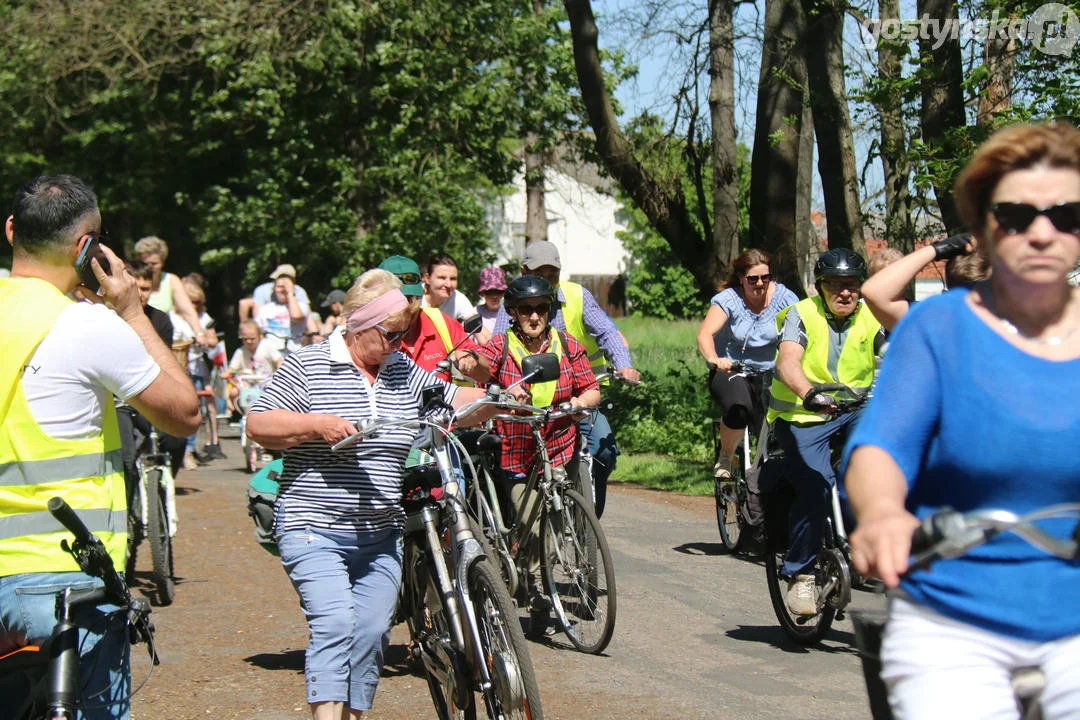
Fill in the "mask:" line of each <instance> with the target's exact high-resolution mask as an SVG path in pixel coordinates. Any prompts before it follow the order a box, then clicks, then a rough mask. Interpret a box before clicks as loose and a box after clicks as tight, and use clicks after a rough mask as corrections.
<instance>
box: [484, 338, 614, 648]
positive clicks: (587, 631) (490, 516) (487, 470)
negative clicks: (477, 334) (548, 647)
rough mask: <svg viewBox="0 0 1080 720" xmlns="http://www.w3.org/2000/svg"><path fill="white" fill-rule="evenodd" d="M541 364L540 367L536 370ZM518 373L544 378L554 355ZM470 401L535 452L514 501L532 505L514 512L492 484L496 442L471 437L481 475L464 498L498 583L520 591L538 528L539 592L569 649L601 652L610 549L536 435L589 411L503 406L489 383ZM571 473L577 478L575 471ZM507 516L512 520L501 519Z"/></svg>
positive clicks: (609, 593)
mask: <svg viewBox="0 0 1080 720" xmlns="http://www.w3.org/2000/svg"><path fill="white" fill-rule="evenodd" d="M545 356H548V357H547V359H545ZM545 363H546V364H547V367H544V365H545ZM521 370H522V374H523V376H524V377H523V380H522V381H525V380H533V381H534V382H544V381H546V380H551V379H554V378H557V377H558V372H559V366H558V358H557V357H556V356H555V355H553V354H550V353H541V354H538V355H531V356H529V357H526V358H525V359H524V360H522V367H521ZM522 381H519V382H522ZM477 402H485V403H487V404H491V405H495V406H496V407H497V408H498V409H499V410H502V411H505V412H504V413H503V414H499V415H497V416H496V417H495V419H496V420H502V421H506V422H518V423H524V424H527V425H528V426H529V429H530V432H531V434H532V436H533V440H534V441H535V442H536V447H537V454H536V458H535V459H534V461H533V464H532V466H531V467H530V469H529V472H528V474H527V475H526V479H525V487H524V490H523V491H522V497H523V498H526V499H528V498H534V497H535V498H537V499H538V501H537V502H528V501H527V500H526V501H525V502H524V503H523V505H524V508H525V510H524V512H522V513H517V512H514V510H513V508H512V503H511V502H510V501H509V498H508V497H506V493H505V492H501V491H500V488H499V487H498V484H497V483H496V481H495V478H496V477H497V476H498V460H497V458H498V452H499V448H500V447H501V439H500V438H499V437H498V436H497V435H494V434H492V433H490V432H489V433H486V434H485V435H483V436H482V437H481V438H480V439H479V440H478V450H479V454H480V457H481V471H480V475H479V476H477V478H478V486H479V487H478V488H476V491H475V492H473V493H472V494H471V498H470V499H471V501H472V502H473V503H474V504H475V506H476V514H477V516H478V517H479V518H480V519H481V520H482V527H481V530H482V532H483V533H484V537H485V539H486V540H487V541H488V543H490V545H491V547H492V548H493V549H494V551H495V553H496V554H497V557H498V559H499V560H500V564H501V567H502V574H503V579H504V580H505V581H506V583H507V586H508V587H509V588H510V591H511V594H512V595H514V596H519V595H520V594H522V593H523V592H525V590H526V589H527V588H528V586H529V581H530V565H531V564H532V563H534V562H535V560H536V558H535V555H534V552H536V550H535V549H534V548H532V547H530V543H529V542H527V539H528V538H529V537H530V534H531V533H532V531H533V530H534V528H537V527H538V528H539V530H538V534H539V553H540V567H541V572H542V575H543V578H544V589H545V590H546V591H547V597H548V598H549V599H550V600H551V604H552V608H553V609H554V611H555V617H556V619H557V620H558V622H559V625H560V627H561V628H562V630H563V632H564V633H565V634H566V637H567V639H569V640H570V643H571V644H572V645H573V646H574V647H575V648H577V649H578V650H580V651H582V652H587V653H594V654H599V653H601V652H603V651H604V649H605V648H606V647H607V645H608V643H609V642H610V641H611V637H612V634H613V633H614V630H615V618H616V589H615V566H614V564H613V562H612V559H611V550H610V549H609V547H608V542H607V537H606V536H605V535H604V531H603V529H602V528H601V527H600V521H599V520H597V519H596V514H595V513H594V512H593V510H592V502H591V499H590V498H586V497H585V496H584V495H582V493H581V491H580V490H579V489H578V488H579V487H580V486H581V480H580V479H578V480H577V481H575V480H574V479H572V478H569V477H568V476H567V473H565V472H556V470H558V469H556V468H553V467H552V466H551V461H550V459H549V457H548V453H547V446H546V445H545V443H544V438H543V432H542V427H543V425H545V424H546V423H548V422H552V421H554V420H558V419H560V418H564V417H569V416H573V415H577V414H579V413H580V412H583V411H588V410H591V409H593V408H571V407H569V404H568V403H564V404H563V405H561V406H559V407H553V408H537V407H533V406H531V405H520V404H517V403H515V402H510V401H508V399H507V398H506V397H505V396H503V395H502V394H501V393H500V390H499V387H498V386H497V385H492V386H489V388H488V396H487V397H486V398H485V399H484V400H482V401H477ZM586 469H587V468H586ZM578 474H579V475H582V476H583V475H585V473H583V472H581V471H580V470H579V473H578ZM508 515H514V516H515V517H514V519H513V520H512V521H510V522H508V521H507V519H506V518H507V516H508Z"/></svg>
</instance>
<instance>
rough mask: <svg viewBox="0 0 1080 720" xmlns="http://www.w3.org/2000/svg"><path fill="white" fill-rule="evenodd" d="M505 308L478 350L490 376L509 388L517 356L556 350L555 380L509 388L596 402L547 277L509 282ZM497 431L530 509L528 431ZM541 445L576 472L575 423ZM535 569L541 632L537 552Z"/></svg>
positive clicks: (558, 427)
mask: <svg viewBox="0 0 1080 720" xmlns="http://www.w3.org/2000/svg"><path fill="white" fill-rule="evenodd" d="M503 306H504V307H505V308H506V311H507V312H508V313H509V314H510V317H511V319H512V324H511V326H510V329H509V330H507V331H505V332H503V333H502V334H500V335H496V336H495V337H493V338H491V340H489V341H488V342H487V344H486V345H484V346H483V347H482V348H480V352H481V353H482V354H483V356H484V357H485V358H486V359H487V361H488V362H489V363H490V364H491V373H492V379H493V380H494V382H497V383H498V384H499V385H500V386H502V387H509V386H510V385H513V384H514V383H516V382H518V381H519V380H521V360H522V359H523V358H525V357H528V356H529V355H535V354H537V353H542V352H551V353H555V354H556V355H557V356H558V357H559V367H560V370H561V372H560V374H559V379H558V380H552V381H550V382H544V383H523V384H522V385H519V386H518V387H516V388H514V389H513V390H512V391H511V392H513V393H514V394H515V396H516V397H517V398H518V399H519V400H521V401H523V402H528V403H529V404H531V405H535V406H537V407H549V406H551V405H559V404H561V403H564V402H569V403H570V404H571V405H572V406H574V407H582V406H591V405H595V404H596V403H598V402H599V401H600V389H599V386H598V385H597V384H596V378H595V376H594V375H593V373H592V370H591V369H590V368H589V357H588V354H587V353H586V351H585V347H584V346H583V345H582V344H581V343H579V342H578V341H577V340H575V339H574V338H573V337H572V336H570V335H568V334H567V333H565V332H562V331H559V330H556V329H555V328H553V327H551V324H550V323H551V318H552V317H554V316H555V313H556V311H557V301H556V300H555V289H554V288H553V287H552V286H551V283H549V282H548V281H547V280H545V279H544V278H542V277H536V276H534V275H525V276H522V277H519V278H517V279H515V280H514V281H513V282H511V283H510V285H509V287H508V288H507V290H506V294H505V295H504V296H503ZM497 431H498V433H499V435H500V436H501V437H502V439H503V442H502V457H501V461H500V468H501V470H502V472H503V473H504V474H505V476H506V479H507V481H508V482H509V484H510V497H511V500H512V501H513V503H514V507H515V508H516V509H517V512H519V513H528V512H529V509H530V508H531V503H532V502H534V501H535V498H525V497H522V492H523V491H524V489H525V479H526V477H525V476H526V473H528V471H529V468H530V466H531V465H532V462H533V460H534V458H535V457H536V453H537V448H536V444H535V442H534V441H533V438H532V434H531V433H530V431H529V429H528V428H527V427H526V426H525V425H522V424H519V423H505V422H500V423H498V427H497ZM544 444H545V445H546V446H547V450H548V456H549V458H550V460H551V465H552V467H553V468H564V471H565V472H566V473H568V474H570V475H571V476H572V477H573V476H575V475H576V473H577V472H578V468H577V463H576V462H574V459H575V450H576V449H577V444H578V427H577V425H576V424H575V423H574V422H573V421H572V420H571V419H570V418H564V419H561V420H556V421H554V422H552V423H548V425H547V426H545V427H544ZM538 540H539V539H538V536H537V533H536V530H535V529H533V530H532V531H531V532H530V534H529V542H530V543H533V544H534V546H535V544H536V543H538ZM533 558H534V565H535V566H534V567H531V568H529V570H530V572H531V573H532V586H531V588H530V598H529V611H530V614H531V616H532V623H531V630H532V632H533V633H534V634H542V633H544V632H546V631H547V630H548V629H549V628H551V625H550V622H549V616H548V611H549V610H550V605H549V603H548V602H547V598H545V597H544V591H543V588H542V586H541V585H540V579H539V576H540V560H539V558H540V555H539V553H538V552H537V553H533Z"/></svg>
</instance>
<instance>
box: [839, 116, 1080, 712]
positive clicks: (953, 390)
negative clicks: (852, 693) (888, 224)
mask: <svg viewBox="0 0 1080 720" xmlns="http://www.w3.org/2000/svg"><path fill="white" fill-rule="evenodd" d="M955 198H956V202H957V207H958V209H959V211H960V214H961V217H962V219H963V220H964V221H965V222H966V223H967V225H968V227H969V229H970V230H971V232H972V234H973V235H974V236H975V238H976V239H977V241H978V250H977V252H982V253H986V254H987V256H988V258H989V262H990V266H991V269H992V272H991V274H990V277H989V279H988V280H985V281H982V282H980V283H978V284H976V285H975V286H974V287H972V288H970V289H966V288H964V289H957V290H954V291H950V292H948V293H945V294H944V295H942V296H939V297H934V298H931V299H929V300H926V301H925V302H921V303H919V304H918V305H917V306H916V307H914V308H913V309H912V310H911V311H910V312H909V313H908V314H907V316H906V317H905V318H904V320H903V321H902V322H901V323H900V324H899V326H898V327H897V329H896V332H895V333H894V334H893V335H892V338H891V343H890V346H889V352H888V354H887V356H886V358H885V361H884V364H883V367H882V371H881V375H880V378H879V380H878V384H877V387H876V391H875V396H874V399H873V400H872V401H871V403H870V405H869V408H868V410H867V411H866V412H865V414H864V418H863V420H862V422H861V423H860V424H859V426H858V427H857V428H856V430H855V431H854V433H853V435H852V437H851V440H850V443H849V447H848V452H849V453H850V460H849V462H848V466H847V475H846V477H845V483H846V486H847V490H848V494H849V497H850V499H851V503H852V506H853V509H854V510H855V513H856V517H857V519H858V528H857V529H856V531H855V532H854V533H853V534H852V537H851V545H852V557H853V561H854V563H855V566H856V568H857V569H858V570H859V571H860V572H863V573H874V574H876V575H878V576H879V577H881V579H882V580H883V581H884V582H885V584H886V585H887V586H888V587H890V588H896V587H897V586H898V585H899V587H900V588H901V590H902V592H900V593H894V594H892V597H891V599H890V603H889V620H888V623H887V625H886V631H885V636H884V640H883V644H882V651H881V660H882V666H883V667H882V673H881V676H882V679H883V680H884V681H885V683H886V685H887V686H888V688H889V704H890V706H891V707H892V710H893V713H894V715H895V716H896V717H897V718H920V720H922V719H931V720H932V719H933V718H952V717H965V718H990V717H993V718H1007V717H1011V718H1015V717H1017V710H1016V701H1015V698H1014V692H1013V688H1012V686H1011V684H1010V677H1011V675H1012V674H1013V672H1014V671H1016V670H1018V669H1020V668H1022V667H1039V668H1041V670H1042V672H1043V675H1044V677H1045V683H1046V684H1045V689H1044V690H1043V692H1042V696H1041V703H1042V711H1043V714H1044V717H1046V718H1066V717H1077V716H1078V715H1080V673H1077V671H1076V668H1077V667H1078V666H1080V615H1078V614H1077V613H1076V612H1074V611H1073V608H1074V603H1075V598H1076V597H1077V595H1078V594H1080V564H1078V563H1077V561H1076V560H1075V559H1073V560H1063V559H1060V558H1057V557H1054V556H1051V555H1047V554H1044V553H1043V552H1042V551H1041V550H1038V549H1037V548H1035V547H1033V546H1031V545H1028V544H1027V543H1025V542H1024V541H1023V540H1021V539H1020V538H1019V537H1017V536H1014V535H1008V534H1002V535H1000V536H998V537H995V538H994V539H993V540H992V541H991V542H989V543H987V544H985V545H982V546H980V547H977V548H975V549H973V550H971V551H970V552H968V553H967V554H966V555H963V556H962V557H957V558H953V559H947V560H940V561H938V562H936V563H934V565H933V566H932V567H931V568H930V570H928V571H922V570H919V571H915V572H912V573H910V574H908V575H906V576H905V577H904V579H903V581H902V582H901V581H900V577H899V576H900V575H901V574H903V573H904V572H905V571H906V570H907V569H908V563H909V559H908V556H909V552H910V549H911V538H912V532H913V531H914V530H915V528H916V527H917V526H918V524H919V519H920V518H923V517H925V516H926V515H928V514H930V513H931V512H932V511H934V510H936V509H938V508H940V507H942V506H950V507H952V508H955V509H956V510H958V511H961V512H965V513H966V512H970V511H972V510H985V509H990V508H994V509H1002V510H1008V511H1011V512H1013V513H1016V514H1019V515H1024V514H1026V513H1029V512H1031V511H1033V510H1035V509H1037V508H1041V507H1043V506H1046V505H1052V504H1055V503H1069V502H1075V501H1076V500H1077V497H1078V495H1080V443H1077V441H1076V439H1077V437H1078V436H1080V412H1078V411H1077V410H1076V405H1075V403H1074V402H1071V401H1070V400H1071V399H1073V398H1076V397H1077V396H1080V333H1077V332H1076V331H1077V329H1078V328H1080V290H1078V289H1076V288H1072V287H1070V286H1069V284H1068V280H1067V276H1068V273H1069V271H1070V270H1071V269H1072V268H1073V266H1074V265H1075V264H1076V262H1077V260H1078V259H1080V132H1078V131H1077V130H1076V129H1074V128H1073V127H1071V126H1069V125H1066V124H1061V123H1059V124H1047V125H1020V126H1015V127H1011V128H1007V129H1004V130H1001V131H999V132H998V133H996V134H995V135H993V136H991V137H990V139H989V140H987V141H986V142H985V143H984V144H983V145H982V146H981V147H980V148H979V149H978V150H977V151H976V153H975V155H974V156H973V157H972V159H971V160H970V162H969V163H968V165H967V167H966V168H965V169H964V171H963V172H962V173H961V175H960V176H959V178H958V180H957V183H956V190H955ZM1039 525H1040V527H1041V528H1042V529H1043V530H1045V531H1047V532H1049V533H1050V534H1052V535H1055V536H1057V537H1059V538H1067V537H1069V536H1070V535H1071V534H1072V533H1073V532H1074V525H1075V520H1074V521H1072V522H1070V521H1068V520H1064V519H1061V520H1053V521H1051V520H1047V521H1043V522H1041V523H1040V524H1039Z"/></svg>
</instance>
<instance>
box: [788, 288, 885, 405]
mask: <svg viewBox="0 0 1080 720" xmlns="http://www.w3.org/2000/svg"><path fill="white" fill-rule="evenodd" d="M792 307H794V308H797V312H798V313H799V318H800V319H801V320H802V322H803V327H805V328H806V338H807V346H806V349H805V351H804V353H803V358H802V370H803V373H804V374H805V375H806V379H807V380H809V381H810V383H811V384H812V385H822V384H824V383H837V382H839V383H844V384H845V385H847V386H848V387H850V388H851V389H852V390H855V391H857V392H862V391H865V390H867V389H869V387H870V385H871V383H872V382H873V381H874V338H875V336H876V335H877V334H878V332H879V331H880V330H881V323H879V322H878V321H877V319H876V318H875V317H874V316H873V314H872V313H871V312H870V310H869V308H867V307H866V305H865V304H863V303H862V301H859V307H858V309H857V310H856V311H855V317H854V319H853V320H852V321H851V324H850V326H849V328H848V331H847V337H845V338H844V345H843V347H842V348H841V349H840V356H839V358H837V360H836V366H835V367H830V366H829V333H830V328H829V320H828V318H827V317H826V314H825V309H824V306H823V305H822V300H821V298H820V297H812V298H806V299H805V300H800V301H799V302H798V303H796V304H795V305H791V306H788V307H786V308H784V310H783V311H781V313H780V314H779V315H778V316H777V318H776V327H777V329H781V328H783V325H784V320H785V319H786V318H787V313H788V311H789V310H790V309H791V308H792ZM777 356H779V349H778V350H777ZM770 390H771V396H770V398H769V412H768V418H769V422H772V421H773V420H775V419H777V418H782V419H784V420H787V421H788V422H795V423H817V422H825V421H826V420H828V419H829V418H828V417H827V416H825V415H819V414H817V413H812V412H808V411H807V410H805V409H803V406H802V400H801V399H800V398H799V396H798V395H796V394H795V393H794V392H792V391H791V389H790V388H789V387H788V386H787V385H785V384H784V383H783V382H782V381H781V380H780V377H779V375H778V374H776V375H773V380H772V385H771V388H770Z"/></svg>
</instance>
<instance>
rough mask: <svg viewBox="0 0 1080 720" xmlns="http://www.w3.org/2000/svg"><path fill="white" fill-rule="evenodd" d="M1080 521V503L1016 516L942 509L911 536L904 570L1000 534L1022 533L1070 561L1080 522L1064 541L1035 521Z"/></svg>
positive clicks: (1078, 548) (1077, 552)
mask: <svg viewBox="0 0 1080 720" xmlns="http://www.w3.org/2000/svg"><path fill="white" fill-rule="evenodd" d="M1065 517H1074V518H1077V519H1078V520H1080V503H1061V504H1058V505H1051V506H1049V507H1046V508H1042V509H1039V510H1035V511H1034V512H1031V513H1028V514H1026V515H1022V516H1021V515H1017V514H1016V513H1014V512H1011V511H1009V510H973V511H971V512H967V513H962V512H958V511H956V510H953V509H952V508H942V509H941V510H938V511H936V512H934V513H932V514H930V515H928V516H927V517H926V518H925V519H923V521H922V523H921V524H920V525H919V527H918V528H917V529H916V530H915V533H914V534H913V535H912V538H911V554H912V555H913V556H914V558H913V560H912V561H911V563H910V564H909V566H908V570H907V572H906V573H905V575H906V574H907V573H911V572H914V571H915V570H922V569H925V568H927V567H929V566H930V565H931V564H932V563H933V562H935V561H937V560H947V559H951V558H956V557H960V556H961V555H964V554H965V553H967V552H968V551H969V550H972V549H974V548H976V547H978V546H979V545H982V544H984V543H986V542H989V541H990V540H991V539H992V538H994V537H995V536H997V535H1000V534H1001V533H1005V532H1011V533H1014V534H1016V535H1019V536H1020V537H1021V538H1023V539H1024V540H1025V541H1027V542H1028V543H1029V544H1031V545H1033V546H1035V547H1037V548H1039V549H1040V550H1043V551H1044V552H1047V553H1049V554H1051V555H1055V556H1057V557H1060V558H1064V559H1067V560H1075V559H1077V558H1080V522H1078V523H1077V527H1076V529H1075V530H1074V531H1073V536H1072V538H1071V539H1069V540H1062V539H1059V538H1056V537H1054V536H1053V535H1050V534H1049V533H1047V532H1046V531H1045V530H1043V529H1042V528H1040V527H1038V526H1037V525H1035V524H1034V523H1035V522H1036V521H1038V520H1046V519H1049V518H1065Z"/></svg>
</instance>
